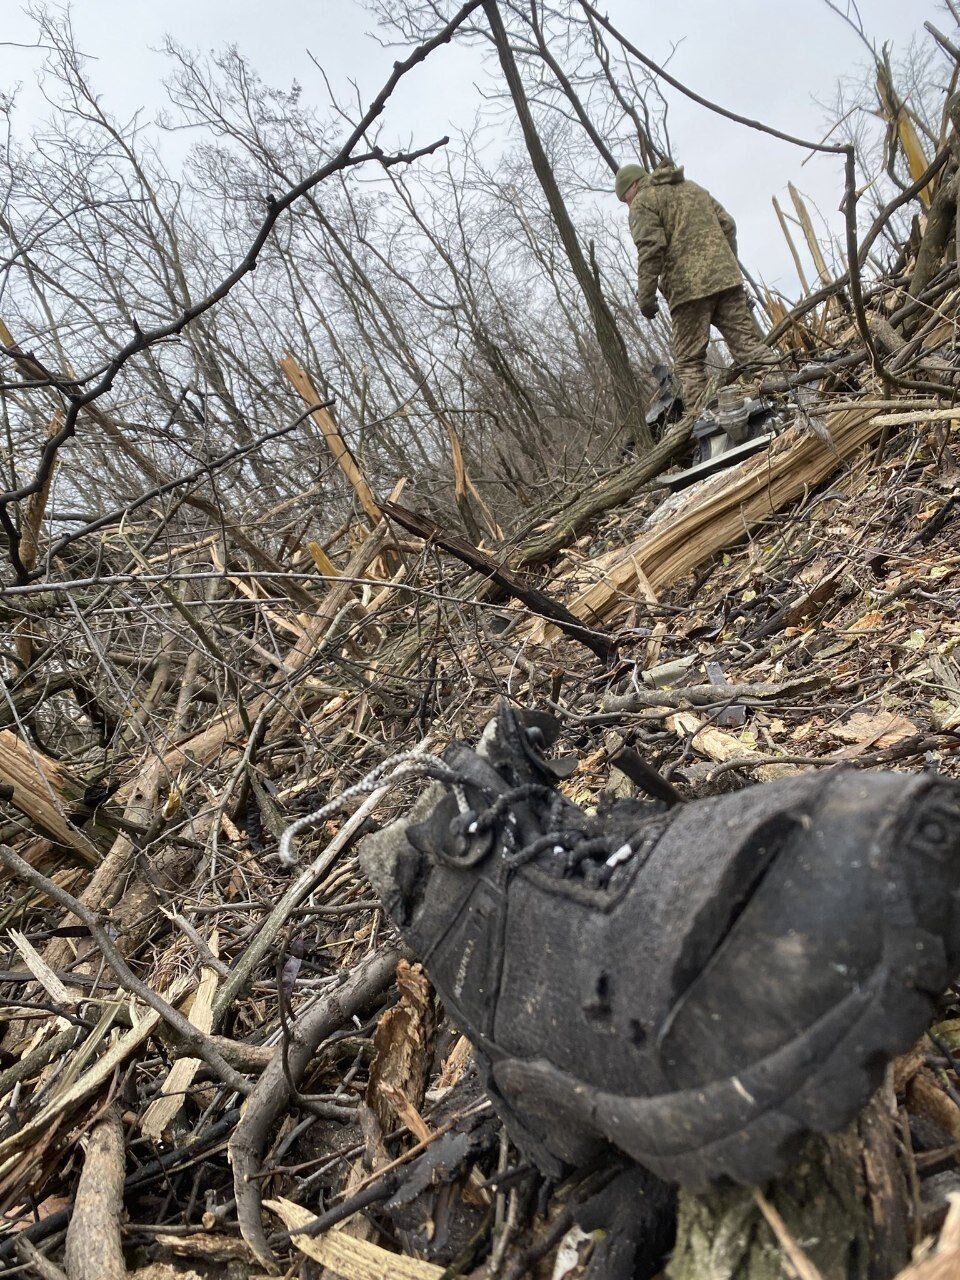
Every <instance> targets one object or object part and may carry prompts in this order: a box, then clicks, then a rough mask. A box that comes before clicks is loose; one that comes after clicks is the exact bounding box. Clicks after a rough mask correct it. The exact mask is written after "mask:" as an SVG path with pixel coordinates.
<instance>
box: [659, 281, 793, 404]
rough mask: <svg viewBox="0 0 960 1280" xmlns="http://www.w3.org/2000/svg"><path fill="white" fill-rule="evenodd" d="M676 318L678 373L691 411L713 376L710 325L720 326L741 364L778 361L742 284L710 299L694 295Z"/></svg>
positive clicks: (675, 313)
mask: <svg viewBox="0 0 960 1280" xmlns="http://www.w3.org/2000/svg"><path fill="white" fill-rule="evenodd" d="M670 315H671V319H672V320H673V363H674V372H675V373H676V377H677V380H678V382H679V383H680V389H681V391H682V393H683V403H684V407H685V408H686V409H687V410H688V411H689V410H690V409H693V408H694V407H696V405H697V404H698V403H699V402H700V401H701V399H702V397H703V394H704V392H705V391H706V389H707V385H708V383H709V381H710V375H709V373H708V371H707V346H708V345H709V342H710V326H711V325H712V326H713V327H714V328H716V329H719V330H720V333H721V334H722V335H723V339H724V341H725V342H726V344H727V346H728V347H729V349H730V354H731V356H733V359H734V361H735V362H736V363H737V364H740V365H745V366H747V368H748V370H749V368H750V367H751V366H752V367H753V368H757V367H758V366H760V365H765V366H769V365H771V364H775V363H776V359H777V358H776V356H775V355H774V353H773V352H772V351H771V350H770V348H769V347H765V346H763V344H762V337H763V335H762V334H761V332H760V330H759V328H758V327H757V322H756V321H755V320H754V318H753V313H752V312H751V311H750V308H749V307H748V306H747V295H746V294H745V293H744V291H743V288H742V286H738V287H737V288H736V289H724V291H723V292H722V293H712V294H710V296H709V297H706V298H693V299H691V301H690V302H682V303H680V305H679V306H676V307H672V308H671V311H670Z"/></svg>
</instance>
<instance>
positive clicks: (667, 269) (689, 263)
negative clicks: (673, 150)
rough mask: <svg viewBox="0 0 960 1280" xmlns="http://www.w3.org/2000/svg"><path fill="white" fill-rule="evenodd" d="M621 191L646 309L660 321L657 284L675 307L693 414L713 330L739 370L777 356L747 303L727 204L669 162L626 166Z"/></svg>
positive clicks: (680, 366) (679, 365) (677, 352)
mask: <svg viewBox="0 0 960 1280" xmlns="http://www.w3.org/2000/svg"><path fill="white" fill-rule="evenodd" d="M615 191H616V194H617V197H618V198H619V199H620V200H622V201H623V203H624V204H628V205H629V206H630V234H631V236H632V237H633V242H634V244H635V245H636V246H637V254H638V256H639V263H638V284H637V297H638V299H639V301H640V310H641V312H642V313H643V315H644V316H646V318H647V319H648V320H652V319H653V318H654V316H656V314H657V286H658V285H659V287H660V290H661V292H662V293H663V295H664V297H665V298H666V300H667V302H668V303H669V306H670V316H671V319H672V321H673V358H674V365H675V369H676V375H677V378H678V379H679V382H680V386H681V388H682V391H683V400H684V405H685V406H686V408H687V409H688V410H689V409H693V408H695V407H696V406H697V404H698V403H699V402H700V401H701V400H702V398H703V395H704V392H705V391H706V389H707V385H708V382H709V377H708V374H707V346H708V344H709V341H710V327H711V325H713V326H714V327H716V328H717V329H719V330H720V333H721V334H722V335H723V338H724V340H725V341H726V344H727V346H728V347H729V349H730V354H731V355H732V356H733V358H734V360H735V361H736V362H737V363H738V364H743V365H751V364H753V365H761V364H763V365H769V364H770V363H771V362H772V361H773V360H774V358H775V357H774V356H773V353H772V352H771V351H770V350H769V349H768V348H767V347H764V346H763V345H762V335H761V333H760V330H759V328H758V327H757V324H756V321H755V320H754V318H753V315H752V313H751V311H750V308H749V306H748V305H747V295H746V293H745V292H744V288H743V275H742V273H741V271H740V266H739V264H738V262H737V228H736V224H735V222H734V221H733V219H732V218H731V217H730V215H729V213H727V211H726V209H724V207H723V205H721V204H720V203H719V201H717V200H714V198H713V196H711V194H710V192H709V191H705V190H704V188H703V187H700V186H698V185H697V184H696V183H695V182H690V181H689V180H688V179H687V178H685V177H684V176H683V169H680V168H677V166H676V165H674V164H671V163H670V162H669V161H664V162H663V163H662V164H660V165H658V166H657V168H656V169H654V171H653V172H652V173H650V174H648V173H646V172H644V170H643V169H641V168H640V166H639V165H636V164H627V165H623V167H622V168H621V169H620V170H619V171H618V172H617V177H616V183H615Z"/></svg>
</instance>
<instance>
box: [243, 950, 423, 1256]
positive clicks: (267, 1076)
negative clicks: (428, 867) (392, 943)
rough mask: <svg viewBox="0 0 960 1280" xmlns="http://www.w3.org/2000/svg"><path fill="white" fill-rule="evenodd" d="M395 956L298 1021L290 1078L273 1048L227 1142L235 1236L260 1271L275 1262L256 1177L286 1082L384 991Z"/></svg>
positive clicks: (361, 971) (285, 1097) (388, 953)
mask: <svg viewBox="0 0 960 1280" xmlns="http://www.w3.org/2000/svg"><path fill="white" fill-rule="evenodd" d="M400 956H401V952H400V949H399V948H397V947H387V948H385V949H384V950H382V951H379V952H377V953H376V954H375V955H373V956H371V957H369V958H368V959H366V960H364V961H363V962H362V963H361V964H360V965H359V966H358V967H357V968H356V969H354V970H353V972H352V973H351V974H350V975H349V976H348V977H347V979H346V981H345V982H344V983H343V985H342V986H340V987H338V988H337V989H336V990H335V991H332V992H331V993H330V994H329V995H327V996H326V997H325V998H324V999H323V1000H321V1001H320V1002H319V1003H318V1004H316V1005H315V1006H314V1007H313V1008H312V1009H310V1010H309V1011H308V1012H307V1013H305V1014H304V1015H303V1016H302V1017H301V1018H300V1019H299V1020H298V1021H297V1023H296V1025H295V1027H294V1031H293V1036H292V1037H291V1041H290V1044H289V1045H288V1046H287V1050H286V1066H287V1071H288V1073H289V1076H288V1074H287V1073H285V1072H284V1062H283V1053H282V1052H281V1049H280V1047H278V1048H277V1049H276V1051H275V1053H274V1056H273V1058H272V1060H271V1062H270V1064H269V1065H268V1066H267V1067H266V1068H265V1070H264V1072H263V1075H262V1076H261V1077H260V1079H259V1080H258V1082H257V1084H256V1087H255V1088H254V1090H253V1092H252V1093H251V1095H250V1098H249V1100H248V1102H247V1106H246V1109H245V1110H244V1113H243V1118H242V1119H241V1121H240V1123H239V1124H238V1125H237V1128H236V1130H235V1132H234V1134H233V1136H232V1137H231V1139H230V1142H229V1146H228V1151H229V1154H230V1163H231V1164H232V1166H233V1187H234V1194H235V1196H236V1198H237V1218H238V1220H239V1223H240V1231H241V1234H242V1235H243V1238H244V1240H246V1242H247V1244H249V1245H250V1247H251V1249H253V1251H254V1253H255V1254H256V1256H257V1257H258V1258H259V1259H260V1261H261V1262H262V1263H263V1264H264V1265H265V1266H271V1265H272V1264H273V1261H274V1258H273V1252H272V1250H271V1248H270V1245H269V1244H268V1243H267V1237H266V1235H265V1233H264V1230H263V1223H262V1222H261V1220H260V1183H259V1173H260V1166H261V1158H262V1152H263V1148H264V1145H265V1143H266V1139H267V1134H268V1132H269V1130H270V1128H271V1126H272V1125H273V1123H274V1122H275V1120H276V1119H277V1117H278V1116H279V1115H280V1114H281V1113H282V1112H283V1110H284V1109H285V1107H286V1106H287V1104H288V1102H289V1100H290V1083H289V1081H290V1080H293V1082H294V1083H295V1084H299V1082H300V1081H301V1080H302V1079H303V1076H304V1073H305V1071H306V1069H307V1066H308V1065H309V1063H310V1061H311V1060H312V1058H313V1056H314V1055H315V1053H316V1052H317V1049H318V1048H319V1047H320V1045H321V1044H322V1043H323V1041H324V1040H325V1039H326V1038H327V1037H328V1036H329V1035H331V1034H332V1033H333V1032H334V1031H335V1030H336V1029H337V1028H338V1027H339V1026H342V1025H343V1023H344V1022H346V1021H347V1020H348V1019H349V1018H351V1017H352V1016H353V1014H354V1013H356V1012H358V1011H359V1010H360V1009H362V1008H363V1007H364V1006H365V1005H368V1004H369V1003H370V1001H371V1000H373V999H375V998H376V997H377V996H379V995H380V994H381V992H382V991H384V990H385V989H386V987H387V986H388V985H389V984H390V982H391V981H392V979H393V975H394V972H395V970H396V967H397V961H398V960H399V959H400Z"/></svg>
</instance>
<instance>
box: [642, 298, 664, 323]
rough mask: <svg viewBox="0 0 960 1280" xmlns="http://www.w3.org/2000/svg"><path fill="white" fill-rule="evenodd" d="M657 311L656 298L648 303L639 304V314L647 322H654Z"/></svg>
mask: <svg viewBox="0 0 960 1280" xmlns="http://www.w3.org/2000/svg"><path fill="white" fill-rule="evenodd" d="M659 310H660V308H659V306H658V305H657V300H656V298H651V300H650V301H649V302H641V303H640V314H641V315H642V316H644V317H645V319H647V320H655V319H656V318H657V312H658V311H659Z"/></svg>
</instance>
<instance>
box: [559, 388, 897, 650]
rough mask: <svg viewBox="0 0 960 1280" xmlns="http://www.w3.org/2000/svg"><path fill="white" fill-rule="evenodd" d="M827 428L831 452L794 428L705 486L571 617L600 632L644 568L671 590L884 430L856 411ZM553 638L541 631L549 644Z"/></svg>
mask: <svg viewBox="0 0 960 1280" xmlns="http://www.w3.org/2000/svg"><path fill="white" fill-rule="evenodd" d="M827 425H828V428H829V431H830V436H831V438H832V441H833V447H832V448H827V447H826V445H824V444H823V442H822V441H821V440H820V439H819V438H818V437H816V436H814V435H812V434H811V433H810V432H808V431H806V430H805V429H804V428H803V427H801V426H795V427H791V428H789V429H788V430H787V431H785V432H784V433H783V435H781V436H779V437H778V438H777V439H776V440H774V441H773V443H772V444H771V445H770V448H769V449H768V450H765V451H764V452H763V453H758V454H756V455H755V456H754V457H752V458H748V459H747V460H746V461H745V462H742V463H740V464H739V465H738V466H736V467H731V468H730V469H729V470H727V471H724V472H721V473H720V474H719V475H717V476H716V477H715V478H714V479H713V480H712V481H710V482H707V483H706V484H704V486H703V487H702V488H701V489H699V490H698V491H697V492H696V493H695V494H693V495H692V496H691V497H690V498H689V499H688V501H687V502H686V503H685V504H684V505H683V506H682V507H681V508H680V510H679V511H677V512H676V514H675V515H673V516H672V517H671V518H670V519H669V520H664V521H663V522H662V523H660V524H658V525H656V526H655V527H654V528H652V529H650V530H648V531H647V532H645V533H643V534H641V536H640V537H639V538H638V539H637V540H636V541H635V542H634V543H633V544H632V545H631V546H629V547H627V548H625V550H624V552H623V554H622V556H621V558H620V561H619V562H618V563H617V564H615V565H614V566H613V567H608V566H607V565H604V570H603V573H602V577H601V579H600V581H598V582H596V583H595V584H594V585H593V586H590V587H587V588H585V589H584V590H582V591H581V592H580V593H579V594H578V595H577V596H576V597H575V598H574V599H573V600H572V601H571V603H570V606H569V608H570V612H571V613H572V614H573V615H574V616H575V617H576V618H577V619H579V620H580V621H582V622H585V623H588V624H590V625H593V626H598V625H602V624H604V623H606V622H608V621H609V620H610V619H611V618H612V617H613V616H614V615H615V614H616V612H617V610H618V609H619V608H620V607H622V606H624V605H625V604H626V603H630V604H632V603H633V599H634V596H635V594H636V591H637V574H636V566H637V564H639V565H640V567H641V568H642V569H643V571H644V572H645V574H646V576H647V578H648V579H649V581H650V583H651V585H652V586H653V588H654V590H656V591H659V590H661V589H662V588H664V587H667V586H669V585H670V584H671V583H674V582H676V581H677V580H678V579H679V578H682V577H683V576H684V575H685V574H687V573H690V572H691V571H692V570H694V569H696V568H697V567H698V566H699V565H701V564H703V563H704V561H706V560H708V559H709V558H710V557H711V556H712V555H715V554H716V552H718V551H722V550H725V549H726V548H727V547H730V546H732V545H734V544H735V543H736V542H739V541H740V539H741V538H742V537H743V536H744V534H746V533H747V532H748V531H749V530H750V529H751V528H753V527H754V526H756V525H757V524H759V523H760V522H761V521H763V520H766V519H769V517H770V516H772V515H774V514H775V513H776V512H777V511H779V510H780V509H781V508H782V507H784V506H786V504H787V503H788V502H792V501H793V500H794V499H795V498H797V497H799V496H800V495H801V494H802V493H803V492H804V491H805V490H806V489H807V488H812V487H813V486H814V485H817V484H820V482H821V481H823V480H825V479H826V478H827V476H829V475H831V474H832V473H833V472H834V471H835V470H836V469H837V468H838V467H839V466H840V464H841V463H842V462H843V461H845V460H846V459H847V458H849V457H851V456H852V455H853V454H854V453H855V452H856V451H857V450H858V449H860V448H862V446H863V445H865V444H867V443H869V442H870V441H871V440H872V439H873V438H874V436H876V435H878V434H879V432H880V431H881V429H882V428H881V426H880V424H879V423H878V421H877V416H876V415H875V414H873V413H872V412H871V411H870V410H862V411H861V410H857V409H851V410H848V411H845V412H843V413H839V414H831V415H830V416H829V417H828V419H827ZM604 559H606V557H604ZM535 634H536V632H535ZM549 634H550V632H549V629H548V628H543V629H542V635H543V636H544V637H546V636H548V635H549Z"/></svg>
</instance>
